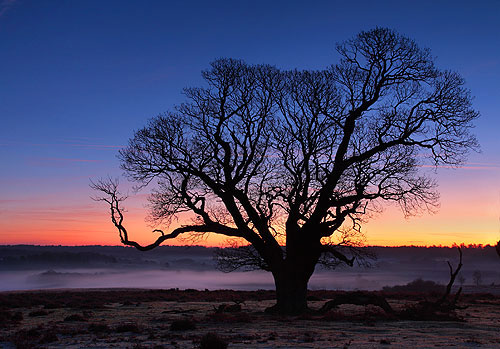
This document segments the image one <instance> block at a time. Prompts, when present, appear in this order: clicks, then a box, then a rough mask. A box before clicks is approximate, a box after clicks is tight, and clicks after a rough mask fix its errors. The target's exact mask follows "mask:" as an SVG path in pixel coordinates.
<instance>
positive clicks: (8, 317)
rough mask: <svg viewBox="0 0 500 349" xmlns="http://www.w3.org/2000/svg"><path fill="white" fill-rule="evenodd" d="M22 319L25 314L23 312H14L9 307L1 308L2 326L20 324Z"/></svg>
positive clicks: (0, 324) (0, 325)
mask: <svg viewBox="0 0 500 349" xmlns="http://www.w3.org/2000/svg"><path fill="white" fill-rule="evenodd" d="M22 320H23V314H22V313H21V312H19V311H18V312H15V313H13V312H12V311H10V310H7V309H0V328H2V327H7V326H9V325H15V324H18V323H19V322H20V321H22Z"/></svg>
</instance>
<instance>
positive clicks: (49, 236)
mask: <svg viewBox="0 0 500 349" xmlns="http://www.w3.org/2000/svg"><path fill="white" fill-rule="evenodd" d="M449 171H452V170H449ZM458 171H469V172H468V173H471V175H470V176H467V177H464V176H462V177H461V178H462V179H461V180H460V181H457V180H455V179H454V177H452V175H453V174H455V173H458ZM445 174H446V175H447V176H448V177H447V176H444V179H441V180H440V183H441V186H440V192H441V207H440V208H439V210H438V212H437V213H436V214H428V213H426V212H424V213H422V214H421V215H419V216H416V217H412V218H409V219H405V218H404V217H403V215H402V213H401V212H400V210H399V209H398V208H397V207H395V206H390V205H389V206H385V208H384V211H383V212H382V213H380V214H378V215H377V216H375V217H373V218H371V219H370V220H369V221H368V222H367V223H366V224H364V225H363V229H362V230H363V232H364V234H365V235H366V244H367V245H377V246H410V245H414V246H433V245H436V246H439V245H443V246H451V245H453V244H459V245H460V244H462V243H464V244H465V245H469V244H483V245H487V244H490V245H494V244H496V242H497V241H498V240H500V231H499V228H500V226H499V208H500V202H499V192H498V189H497V188H496V187H495V186H493V187H492V186H491V185H489V186H488V185H484V186H478V185H477V183H495V181H497V180H498V179H497V178H498V175H499V171H498V170H494V171H493V170H492V171H486V170H454V172H446V173H445ZM77 195H80V199H75V198H76V197H77ZM88 196H89V194H88V192H85V193H80V194H78V193H74V195H73V197H69V198H67V197H64V198H62V199H61V198H60V197H50V198H38V199H33V198H30V199H29V200H28V199H26V200H17V201H14V200H12V201H9V202H6V200H4V201H5V202H2V201H1V200H0V215H1V220H0V244H3V245H7V244H8V245H11V244H35V245H121V244H120V239H119V236H118V232H117V231H116V229H115V228H114V226H113V224H112V223H111V221H110V217H109V212H108V210H107V207H106V205H104V204H102V203H100V202H94V201H91V200H90V199H89V198H88ZM145 196H146V195H144V194H140V195H137V196H135V197H130V198H129V199H127V201H126V202H125V207H126V209H127V212H126V213H125V221H124V225H125V227H126V228H127V230H128V231H129V235H130V236H129V238H130V239H131V240H136V241H138V242H140V243H141V244H149V243H151V242H153V241H154V240H155V239H156V238H157V237H158V233H153V232H152V230H153V229H154V228H152V227H150V226H148V224H147V223H146V222H145V217H146V214H147V212H146V209H145V208H144V203H145V201H144V199H145ZM75 202H77V203H75ZM78 202H80V203H82V204H78ZM49 203H50V204H49ZM54 203H56V204H54ZM183 223H185V221H182V220H181V219H180V220H179V221H177V222H174V223H173V225H172V227H171V228H170V229H166V230H165V232H168V231H170V230H171V229H172V228H175V227H177V226H179V225H181V224H183ZM227 241H228V238H227V237H225V236H218V235H215V234H210V235H209V236H207V237H206V238H203V239H198V240H194V241H191V240H186V239H179V238H178V239H174V240H167V241H165V243H164V244H168V245H177V246H178V245H203V246H210V247H221V246H226V245H227Z"/></svg>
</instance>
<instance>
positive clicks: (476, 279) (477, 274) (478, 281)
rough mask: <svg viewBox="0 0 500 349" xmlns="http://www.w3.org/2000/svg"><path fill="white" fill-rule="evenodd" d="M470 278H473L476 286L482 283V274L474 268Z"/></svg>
mask: <svg viewBox="0 0 500 349" xmlns="http://www.w3.org/2000/svg"><path fill="white" fill-rule="evenodd" d="M472 280H474V284H475V285H476V286H480V285H481V284H482V283H483V275H482V274H481V272H480V271H479V270H475V271H474V272H473V273H472Z"/></svg>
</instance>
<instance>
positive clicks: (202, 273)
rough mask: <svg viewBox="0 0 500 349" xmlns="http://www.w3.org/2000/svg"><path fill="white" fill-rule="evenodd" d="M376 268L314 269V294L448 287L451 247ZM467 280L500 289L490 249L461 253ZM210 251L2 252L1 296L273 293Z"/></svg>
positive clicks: (405, 254) (389, 253) (393, 253)
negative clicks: (68, 291)
mask: <svg viewBox="0 0 500 349" xmlns="http://www.w3.org/2000/svg"><path fill="white" fill-rule="evenodd" d="M372 250H373V251H374V252H375V253H376V254H377V256H378V258H377V259H376V260H374V261H373V262H372V265H371V267H368V268H366V267H361V266H355V267H352V268H351V267H339V268H337V269H335V270H324V269H321V268H319V267H318V268H317V270H316V272H315V274H314V275H313V277H312V278H311V281H310V283H309V288H310V289H331V290H380V289H382V287H384V286H394V285H404V284H407V283H409V282H411V281H413V280H415V279H418V278H421V279H424V280H431V281H434V282H437V283H442V284H446V283H447V282H448V280H449V269H448V265H447V263H446V262H447V261H450V263H451V264H452V265H453V266H454V267H456V265H457V263H458V252H457V250H456V249H452V248H437V247H436V248H418V247H398V248H388V247H374V248H372ZM463 252H464V256H463V264H464V266H463V268H462V272H461V275H462V277H461V278H459V279H457V281H456V285H460V284H463V285H464V286H465V290H466V291H467V290H468V291H474V290H478V289H479V288H480V287H483V288H484V287H486V286H488V287H489V288H491V287H492V286H493V289H495V290H496V289H497V288H498V287H495V286H496V285H500V272H499V271H498V269H499V268H498V267H499V266H500V260H499V259H498V256H497V255H496V253H495V251H494V249H493V248H492V247H489V246H487V247H485V248H464V249H463ZM212 256H213V250H212V249H210V248H204V247H198V246H194V247H169V246H165V247H160V248H158V249H156V250H153V251H150V252H139V251H136V250H134V249H132V248H126V247H109V246H85V247H65V246H48V247H44V246H2V247H0V280H1V283H0V291H13V290H33V289H65V288H147V289H157V288H162V289H169V288H178V289H198V290H204V289H208V290H216V289H233V290H258V289H274V283H273V279H272V276H271V274H270V273H267V272H263V271H250V272H238V271H236V272H232V273H223V272H221V271H218V270H217V269H216V268H215V263H214V261H213V257H212Z"/></svg>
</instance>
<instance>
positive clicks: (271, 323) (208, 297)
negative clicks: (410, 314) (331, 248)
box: [0, 290, 500, 348]
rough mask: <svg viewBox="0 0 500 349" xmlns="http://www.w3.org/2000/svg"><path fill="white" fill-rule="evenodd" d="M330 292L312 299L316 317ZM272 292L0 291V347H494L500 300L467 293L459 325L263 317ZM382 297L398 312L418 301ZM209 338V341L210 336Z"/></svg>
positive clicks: (341, 310) (378, 317)
mask: <svg viewBox="0 0 500 349" xmlns="http://www.w3.org/2000/svg"><path fill="white" fill-rule="evenodd" d="M334 295H335V292H330V291H315V292H312V293H311V296H310V299H311V301H310V302H309V303H310V306H311V308H312V309H320V308H321V306H322V305H323V304H324V302H325V300H327V299H329V298H331V297H333V296H334ZM272 297H273V294H272V292H269V291H256V292H235V291H194V290H186V291H178V290H167V291H160V290H156V291H139V290H120V291H117V290H114V291H109V290H108V291H89V290H87V291H50V292H22V293H21V292H14V293H12V292H11V293H0V347H5V348H15V347H22V348H26V347H28V348H29V347H44V348H81V347H98V348H99V347H100V348H108V347H117V348H124V347H130V348H200V346H201V343H202V341H205V342H207V341H210V340H211V341H213V340H217V341H219V343H226V344H227V345H228V346H227V347H228V348H290V347H293V348H347V347H353V348H378V347H390V346H392V347H414V348H428V347H438V346H444V347H450V346H457V347H485V348H491V347H500V296H494V295H491V294H482V295H469V294H468V295H464V296H463V299H462V302H461V305H462V306H465V307H466V308H465V309H459V310H457V315H458V317H459V318H462V319H463V321H402V320H400V319H398V318H396V317H395V316H394V315H391V314H386V313H385V312H384V311H383V310H382V309H380V308H378V307H375V306H356V305H341V306H339V307H337V308H335V309H332V310H330V311H328V312H327V313H321V314H319V313H311V314H307V315H303V316H298V317H280V316H276V315H269V314H266V313H264V310H265V309H266V308H267V307H269V306H271V305H272V304H273V303H274V300H273V299H272ZM423 297H424V296H423V295H418V294H406V295H402V294H395V295H392V296H391V295H388V298H387V299H388V302H389V304H390V305H391V307H392V308H393V309H395V310H396V311H399V310H401V309H403V308H405V307H407V306H408V305H411V304H415V303H416V302H418V301H419V300H422V299H423ZM207 334H210V335H208V336H207Z"/></svg>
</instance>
